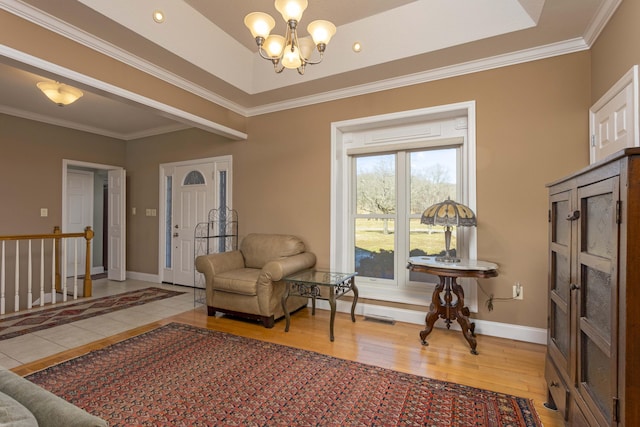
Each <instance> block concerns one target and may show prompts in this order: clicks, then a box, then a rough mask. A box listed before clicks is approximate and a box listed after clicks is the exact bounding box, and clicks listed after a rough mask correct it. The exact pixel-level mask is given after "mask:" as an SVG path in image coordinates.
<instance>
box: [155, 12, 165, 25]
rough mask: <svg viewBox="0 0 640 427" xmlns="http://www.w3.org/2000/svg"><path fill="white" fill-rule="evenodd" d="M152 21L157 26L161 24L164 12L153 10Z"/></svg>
mask: <svg viewBox="0 0 640 427" xmlns="http://www.w3.org/2000/svg"><path fill="white" fill-rule="evenodd" d="M153 20H154V21H156V22H157V23H158V24H162V23H163V22H164V12H163V11H161V10H154V11H153Z"/></svg>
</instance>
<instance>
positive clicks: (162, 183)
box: [158, 155, 233, 283]
mask: <svg viewBox="0 0 640 427" xmlns="http://www.w3.org/2000/svg"><path fill="white" fill-rule="evenodd" d="M222 162H226V163H228V164H229V169H228V170H229V175H228V181H227V182H228V189H227V206H228V207H229V208H232V206H233V157H232V156H231V155H225V156H216V157H206V158H202V159H193V160H184V161H180V162H171V163H161V164H160V171H159V179H158V183H159V185H158V190H159V196H158V200H159V206H158V281H159V283H162V282H163V281H164V280H165V277H164V276H165V274H164V270H165V268H164V260H165V255H166V254H165V248H166V243H167V242H166V238H165V223H166V220H167V203H166V191H167V189H166V177H168V176H173V169H174V168H175V167H178V166H192V165H201V164H203V163H211V164H213V165H214V166H215V164H216V163H222ZM215 171H216V168H215V167H214V173H215ZM207 179H212V177H210V176H209V177H207ZM213 182H216V180H215V179H214V180H213ZM174 185H175V183H174ZM211 191H212V192H213V194H211V196H212V197H213V205H214V206H217V204H218V200H217V193H216V188H215V187H213V188H212V189H211Z"/></svg>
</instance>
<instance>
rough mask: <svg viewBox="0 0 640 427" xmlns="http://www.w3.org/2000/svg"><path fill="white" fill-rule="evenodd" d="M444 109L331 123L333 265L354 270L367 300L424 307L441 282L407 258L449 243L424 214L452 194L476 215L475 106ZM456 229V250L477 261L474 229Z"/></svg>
mask: <svg viewBox="0 0 640 427" xmlns="http://www.w3.org/2000/svg"><path fill="white" fill-rule="evenodd" d="M443 109H444V110H445V111H444V112H443V111H434V110H432V109H427V110H418V111H410V112H406V113H405V114H404V115H403V114H400V115H398V114H394V115H390V116H378V117H373V118H367V119H362V120H356V121H350V122H341V123H338V124H334V127H335V129H334V136H333V139H334V140H333V144H334V147H333V148H334V152H335V157H334V159H335V160H334V163H333V174H332V175H333V178H334V180H335V182H334V184H335V185H334V186H333V188H334V191H333V193H332V206H333V208H332V258H331V263H332V268H334V269H337V270H344V271H357V272H358V287H359V288H360V289H362V295H363V296H364V297H366V298H374V299H384V300H390V301H398V302H409V303H418V302H419V303H420V304H424V301H425V295H430V294H431V292H432V291H433V286H435V282H436V280H437V279H436V278H435V277H434V276H430V275H427V274H421V273H413V272H410V271H409V270H407V268H406V265H407V259H408V258H409V257H412V256H426V255H439V254H442V253H443V252H444V248H445V242H444V229H443V227H438V226H429V225H425V224H421V223H420V218H421V215H422V212H423V211H424V210H425V209H426V208H427V207H428V206H431V205H432V204H434V203H438V202H442V201H443V200H446V199H447V197H450V198H451V199H452V200H456V201H459V202H462V203H464V204H466V205H468V206H469V207H471V208H472V209H473V210H474V211H475V150H474V146H475V144H474V143H473V140H474V138H473V135H472V131H470V126H469V117H470V116H474V110H473V104H472V103H470V104H465V108H460V106H456V107H455V108H452V109H451V110H449V111H446V110H447V107H443ZM452 231H453V235H452V241H451V247H452V249H453V250H454V251H455V253H456V254H457V255H458V256H462V257H471V258H473V257H475V228H473V227H470V228H465V229H460V230H458V229H456V228H454V229H453V230H452ZM473 291H475V288H474V289H473ZM469 296H470V297H471V298H472V299H473V298H475V292H471V294H470V295H469Z"/></svg>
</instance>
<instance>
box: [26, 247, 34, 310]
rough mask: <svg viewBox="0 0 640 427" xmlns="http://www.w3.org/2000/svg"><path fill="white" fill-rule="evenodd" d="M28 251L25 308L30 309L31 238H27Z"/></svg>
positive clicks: (31, 289) (31, 290)
mask: <svg viewBox="0 0 640 427" xmlns="http://www.w3.org/2000/svg"><path fill="white" fill-rule="evenodd" d="M28 248H29V250H28V252H27V309H32V308H33V288H32V286H33V284H32V282H31V280H32V271H31V270H32V267H33V265H32V263H31V239H29V245H28Z"/></svg>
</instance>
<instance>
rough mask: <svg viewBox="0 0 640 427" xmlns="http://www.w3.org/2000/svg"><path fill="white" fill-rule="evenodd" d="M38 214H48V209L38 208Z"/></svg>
mask: <svg viewBox="0 0 640 427" xmlns="http://www.w3.org/2000/svg"><path fill="white" fill-rule="evenodd" d="M40 216H49V209H47V208H40Z"/></svg>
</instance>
